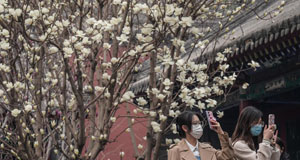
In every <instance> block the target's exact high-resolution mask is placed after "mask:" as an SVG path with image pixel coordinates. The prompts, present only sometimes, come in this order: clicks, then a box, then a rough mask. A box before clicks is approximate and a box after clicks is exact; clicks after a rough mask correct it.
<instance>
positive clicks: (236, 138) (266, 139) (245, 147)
mask: <svg viewBox="0 0 300 160" xmlns="http://www.w3.org/2000/svg"><path fill="white" fill-rule="evenodd" d="M262 116H263V114H262V112H261V111H260V110H258V109H256V108H255V107H252V106H249V107H246V108H245V109H244V110H242V112H241V113H240V115H239V119H238V122H237V125H236V127H235V131H234V132H233V135H232V142H233V144H232V145H233V150H234V153H235V156H236V158H237V159H238V160H279V158H280V151H279V149H277V148H276V147H275V143H274V142H273V140H276V138H277V133H276V134H275V135H274V131H275V125H274V126H268V127H267V126H264V122H263V121H262ZM262 131H263V133H262Z"/></svg>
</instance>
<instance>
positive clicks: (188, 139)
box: [168, 111, 234, 160]
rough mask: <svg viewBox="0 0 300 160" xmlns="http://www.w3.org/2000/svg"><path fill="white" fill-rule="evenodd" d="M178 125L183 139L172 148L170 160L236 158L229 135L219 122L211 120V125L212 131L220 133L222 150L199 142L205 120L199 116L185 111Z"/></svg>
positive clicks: (228, 159)
mask: <svg viewBox="0 0 300 160" xmlns="http://www.w3.org/2000/svg"><path fill="white" fill-rule="evenodd" d="M176 124H177V131H178V132H179V136H180V137H181V138H182V139H181V141H180V142H179V143H177V144H176V145H173V146H171V147H170V149H169V151H168V160H230V159H232V158H233V157H234V153H233V149H232V146H231V143H230V142H229V138H228V134H227V133H224V132H223V130H222V128H221V126H220V124H219V123H218V122H217V121H214V120H211V124H212V129H213V130H214V131H216V132H217V133H218V136H219V139H220V143H221V147H222V150H216V149H215V148H213V147H212V146H211V145H209V144H206V143H200V142H198V139H199V138H200V137H201V136H202V134H203V129H202V126H203V119H202V117H201V116H200V115H199V114H197V113H195V112H190V111H185V112H183V113H182V114H180V115H179V116H178V117H177V119H176Z"/></svg>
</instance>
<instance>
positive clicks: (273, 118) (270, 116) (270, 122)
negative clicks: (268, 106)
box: [268, 114, 275, 126]
mask: <svg viewBox="0 0 300 160" xmlns="http://www.w3.org/2000/svg"><path fill="white" fill-rule="evenodd" d="M274 124H275V114H269V120H268V125H269V126H271V125H274Z"/></svg>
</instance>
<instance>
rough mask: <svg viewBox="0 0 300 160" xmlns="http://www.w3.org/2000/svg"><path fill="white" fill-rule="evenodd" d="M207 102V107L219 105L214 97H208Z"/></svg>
mask: <svg viewBox="0 0 300 160" xmlns="http://www.w3.org/2000/svg"><path fill="white" fill-rule="evenodd" d="M205 102H206V103H207V108H209V107H215V106H216V105H217V101H216V100H213V99H207V100H205Z"/></svg>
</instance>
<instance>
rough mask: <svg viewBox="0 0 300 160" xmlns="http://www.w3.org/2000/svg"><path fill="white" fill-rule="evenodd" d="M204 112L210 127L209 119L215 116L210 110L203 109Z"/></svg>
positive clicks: (213, 118)
mask: <svg viewBox="0 0 300 160" xmlns="http://www.w3.org/2000/svg"><path fill="white" fill-rule="evenodd" d="M205 112H206V117H207V121H208V125H209V128H210V129H212V127H211V122H210V120H216V118H215V117H214V114H213V112H212V111H205Z"/></svg>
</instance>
